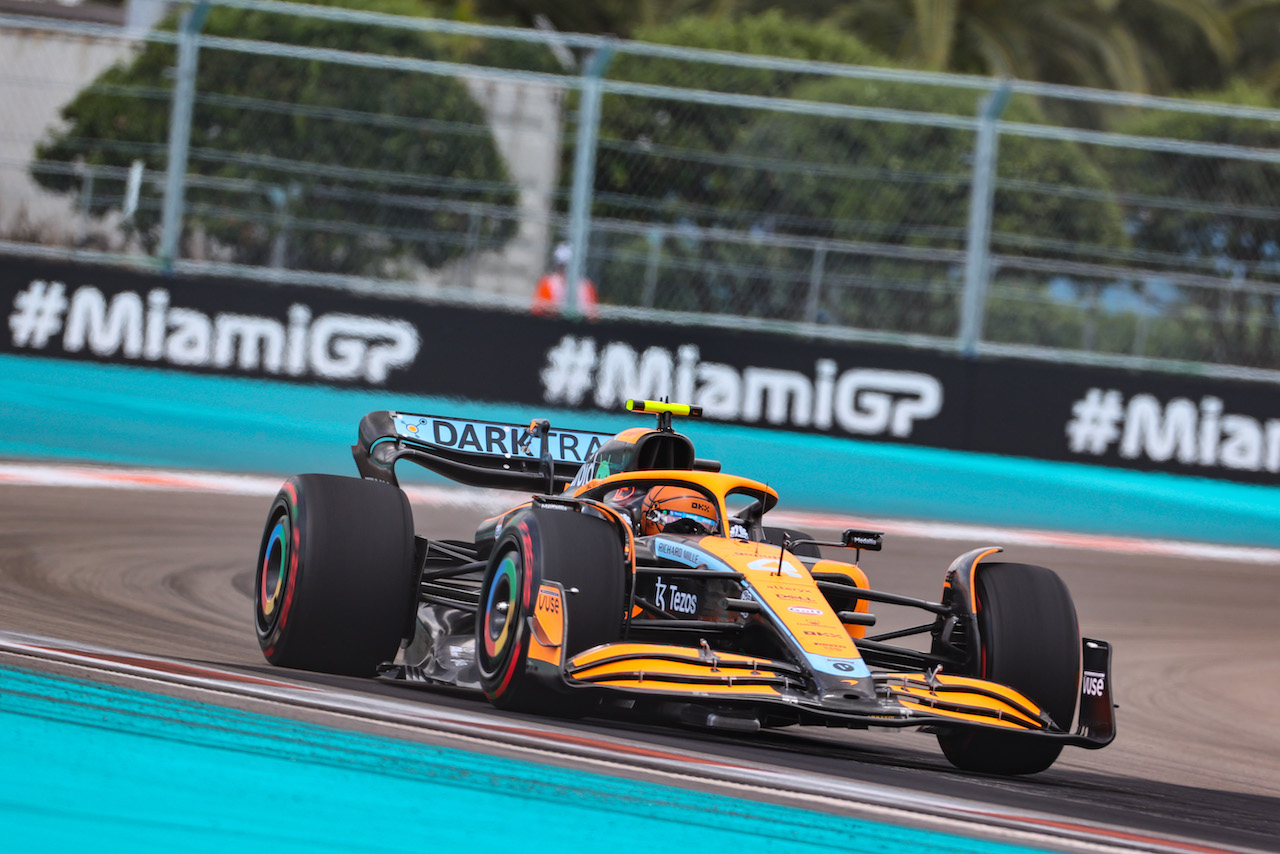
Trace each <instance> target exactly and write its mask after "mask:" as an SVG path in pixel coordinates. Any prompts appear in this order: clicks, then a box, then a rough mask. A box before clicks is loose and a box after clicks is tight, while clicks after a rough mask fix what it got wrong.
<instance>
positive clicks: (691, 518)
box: [640, 486, 719, 536]
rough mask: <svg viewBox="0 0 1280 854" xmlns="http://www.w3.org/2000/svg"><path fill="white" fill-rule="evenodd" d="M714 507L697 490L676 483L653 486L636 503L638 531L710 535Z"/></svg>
mask: <svg viewBox="0 0 1280 854" xmlns="http://www.w3.org/2000/svg"><path fill="white" fill-rule="evenodd" d="M717 518H718V517H717V514H716V507H715V504H713V503H712V502H711V500H710V499H709V498H707V497H706V496H705V495H703V494H702V493H700V492H695V491H694V490H692V489H686V488H684V487H680V486H656V487H654V488H653V489H651V490H649V494H648V495H646V496H645V498H644V502H643V503H642V504H641V505H640V533H641V535H644V536H647V535H649V534H661V533H668V534H714V533H715V531H716V529H717V528H718V527H719V524H718V521H717Z"/></svg>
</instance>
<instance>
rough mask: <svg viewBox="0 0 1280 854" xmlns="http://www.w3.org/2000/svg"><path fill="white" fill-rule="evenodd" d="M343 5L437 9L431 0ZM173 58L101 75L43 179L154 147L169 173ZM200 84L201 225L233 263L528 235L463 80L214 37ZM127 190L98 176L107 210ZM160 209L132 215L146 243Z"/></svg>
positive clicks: (360, 38)
mask: <svg viewBox="0 0 1280 854" xmlns="http://www.w3.org/2000/svg"><path fill="white" fill-rule="evenodd" d="M330 5H341V6H351V7H356V8H363V9H372V10H374V11H381V12H389V13H395V14H423V13H424V12H428V11H430V9H429V7H427V6H425V5H424V4H422V3H420V2H415V0H378V2H376V3H366V2H356V0H340V2H339V0H330ZM168 26H170V27H173V26H175V22H174V21H173V20H170V22H169V24H168ZM204 32H205V33H206V34H208V35H212V36H225V37H233V38H239V39H251V40H262V41H271V42H276V43H281V44H287V45H300V46H307V47H320V48H330V49H338V50H346V51H357V52H361V53H365V54H379V55H388V56H404V57H413V58H417V59H433V58H434V59H446V60H453V61H464V62H478V63H485V64H501V65H506V66H509V67H510V66H515V67H526V68H530V67H531V68H536V69H538V70H547V69H549V68H550V67H552V66H553V64H554V63H553V60H552V58H551V57H550V55H549V54H547V52H546V51H545V50H542V49H538V48H527V47H517V48H511V46H510V45H509V44H504V43H483V42H477V41H475V40H467V39H456V38H455V39H452V40H446V39H444V38H442V37H433V36H430V35H428V34H422V33H415V32H411V31H408V30H404V29H397V28H391V27H388V28H379V27H366V26H359V27H358V26H351V25H348V24H339V23H331V22H326V21H323V20H318V19H308V18H297V17H292V16H286V15H273V14H267V13H263V12H245V11H241V10H236V9H228V8H214V9H213V10H212V11H211V12H210V14H209V17H208V20H207V21H206V24H205V27H204ZM175 65H176V49H175V48H174V47H173V46H169V45H163V44H158V43H150V44H148V45H147V46H146V47H145V48H143V49H142V50H141V51H140V52H139V53H138V54H137V55H136V57H135V58H134V59H133V61H132V62H129V63H126V64H121V65H117V66H116V67H113V68H111V69H109V70H108V71H106V72H105V73H104V74H103V75H101V76H100V78H99V79H98V80H97V81H96V82H95V83H94V84H93V85H91V86H90V87H88V88H87V89H85V90H84V91H83V92H81V93H80V94H79V95H78V96H77V97H76V98H75V99H74V100H73V101H72V102H71V103H70V104H68V105H67V106H66V107H65V108H64V109H63V111H62V117H63V119H64V120H65V126H64V127H63V128H61V129H59V130H57V131H55V132H53V133H51V135H50V136H49V137H48V138H47V139H46V140H45V141H44V142H43V143H42V144H41V145H39V147H38V149H37V152H36V158H37V159H36V162H35V163H34V164H33V166H32V172H33V175H34V176H35V178H36V180H38V181H39V182H40V183H41V184H43V185H44V186H46V187H48V188H50V189H53V190H58V191H63V192H76V191H78V190H79V188H80V183H81V179H80V178H79V177H77V176H76V175H74V174H69V173H68V171H67V170H63V171H57V170H56V169H51V168H50V167H51V166H56V164H58V163H63V164H69V163H75V162H84V163H87V164H93V165H110V166H122V167H123V166H128V165H129V164H130V163H131V162H132V161H133V160H134V159H142V160H143V161H144V162H145V164H146V166H147V169H148V170H153V174H154V172H155V171H161V170H164V169H165V168H166V148H165V143H166V141H167V138H168V125H169V114H170V104H171V100H172V89H173V81H172V77H173V72H172V70H171V69H172V68H173V67H174V66H175ZM196 88H197V100H196V104H195V109H194V115H193V121H192V128H191V154H190V160H189V167H188V186H187V205H188V217H187V221H186V223H185V225H186V228H187V232H188V235H189V234H190V233H191V230H192V229H193V227H196V226H198V227H199V228H200V229H201V230H202V231H203V232H204V233H205V234H207V235H208V236H210V237H212V238H213V239H214V240H215V241H217V244H218V245H219V246H220V247H221V248H222V250H223V251H224V252H227V253H230V256H231V260H234V261H237V262H242V263H248V264H263V263H267V262H268V261H269V260H271V256H272V254H273V250H274V252H275V253H276V254H277V257H276V258H275V260H276V261H281V260H283V262H284V264H285V265H286V266H289V267H292V268H297V269H309V270H318V271H338V272H356V273H377V272H387V271H388V270H389V269H390V268H389V267H388V265H389V264H391V265H393V264H394V263H395V262H398V261H402V260H406V259H408V258H416V259H418V260H420V261H422V262H423V263H426V264H427V265H430V266H435V265H439V264H441V263H443V262H445V261H447V260H448V259H450V258H452V257H455V256H457V255H458V254H460V253H461V252H462V251H463V250H464V244H463V239H462V237H461V235H466V234H467V233H468V231H469V230H470V233H471V235H472V237H471V239H472V240H474V241H479V243H480V244H481V245H485V246H495V245H499V244H500V243H502V242H503V241H505V239H506V238H507V237H509V236H510V235H511V234H512V233H513V232H514V222H513V221H512V220H511V219H509V218H506V217H503V216H501V215H497V214H495V213H494V211H495V210H500V209H501V208H504V207H509V206H511V205H512V204H513V203H514V201H515V197H516V192H515V189H514V188H513V187H511V186H510V185H509V183H508V176H507V172H506V167H505V164H504V163H503V161H502V159H501V157H500V156H499V154H498V151H497V149H496V147H495V145H494V143H493V140H492V137H491V134H490V132H489V129H488V127H487V124H486V121H485V117H484V114H483V111H482V110H481V108H480V106H479V105H478V104H477V103H476V102H475V101H474V100H473V99H472V97H471V96H470V94H469V93H468V92H467V90H466V88H465V87H464V86H463V85H462V84H461V83H460V82H459V81H458V80H456V79H453V78H448V77H440V76H433V75H426V74H406V73H404V72H397V71H390V70H383V69H376V68H363V67H353V66H346V65H337V64H334V63H328V62H319V61H310V60H304V59H290V58H278V57H266V56H254V55H251V54H245V53H234V52H230V51H224V50H217V49H213V48H209V47H206V48H204V49H203V50H202V51H201V53H200V57H199V65H198V72H197V83H196ZM120 195H121V192H120V186H119V183H118V182H117V183H116V184H115V185H114V186H113V185H112V184H111V182H103V183H102V184H99V185H98V186H97V187H96V191H95V197H94V201H95V203H94V212H95V213H103V212H105V211H106V210H107V209H109V208H112V207H117V206H118V205H119V204H120ZM158 218H159V210H158V206H157V205H154V204H153V205H150V206H143V207H141V208H140V209H139V211H138V212H137V214H136V216H135V218H134V220H133V223H132V227H133V228H134V229H135V230H136V233H137V234H138V235H139V237H140V238H141V239H142V240H143V242H144V244H145V245H147V246H148V247H154V245H155V244H156V242H157V240H158V238H159V233H158V231H159V230H158ZM282 251H284V252H285V253H286V256H285V257H284V258H283V259H281V258H280V257H279V253H280V252H282Z"/></svg>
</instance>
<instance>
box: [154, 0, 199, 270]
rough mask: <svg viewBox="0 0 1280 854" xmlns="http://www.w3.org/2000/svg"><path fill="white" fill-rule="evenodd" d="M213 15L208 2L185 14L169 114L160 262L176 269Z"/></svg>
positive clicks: (190, 8) (167, 267) (189, 8)
mask: <svg viewBox="0 0 1280 854" xmlns="http://www.w3.org/2000/svg"><path fill="white" fill-rule="evenodd" d="M208 14H209V4H208V3H207V2H200V3H196V4H195V5H194V6H189V7H188V8H187V10H186V11H185V12H183V13H182V24H181V26H180V29H179V33H178V72H177V75H178V76H177V79H176V80H175V81H174V83H173V108H172V111H171V112H170V113H169V164H168V170H167V171H166V172H165V179H164V210H163V212H162V215H161V220H160V223H161V225H160V229H161V230H160V263H161V264H162V265H164V267H165V269H169V268H170V267H172V266H173V260H174V258H175V257H177V254H178V238H179V237H180V236H181V234H182V208H183V193H184V191H185V182H186V178H187V149H188V147H189V146H190V142H191V108H192V105H193V104H194V103H195V95H196V59H197V56H198V55H199V52H200V30H201V29H203V28H204V19H205V18H206V17H207V16H208Z"/></svg>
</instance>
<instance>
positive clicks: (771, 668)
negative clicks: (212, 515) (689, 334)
mask: <svg viewBox="0 0 1280 854" xmlns="http://www.w3.org/2000/svg"><path fill="white" fill-rule="evenodd" d="M627 407H628V409H631V410H633V411H635V412H639V413H648V414H649V416H650V417H651V416H656V418H657V424H656V425H652V424H651V425H650V426H637V427H634V428H631V429H628V430H624V431H623V432H621V433H618V434H617V435H606V434H601V433H595V432H585V431H573V430H560V429H552V427H551V425H550V424H549V423H548V422H547V421H546V420H541V419H539V420H534V421H533V422H531V423H530V424H529V425H527V426H526V425H513V424H499V423H492V422H484V421H469V420H463V419H456V418H441V417H435V416H429V415H416V414H408V413H402V412H385V411H384V412H372V413H369V414H368V415H366V416H365V417H364V419H363V420H362V421H361V423H360V427H359V441H358V443H357V444H356V445H354V446H353V448H352V452H353V454H354V456H355V461H356V466H357V468H358V470H359V474H360V475H361V476H360V477H359V478H353V477H337V476H332V475H322V474H304V475H299V476H296V477H293V478H291V479H289V480H288V481H287V482H286V483H285V484H284V485H283V487H282V488H281V490H280V493H279V495H278V496H277V497H276V499H275V501H274V503H273V504H272V506H271V509H270V513H269V515H268V517H267V522H266V528H265V530H264V533H263V538H262V545H261V550H260V553H259V557H258V566H257V572H256V579H255V585H254V589H255V595H254V622H255V625H256V629H257V636H258V640H259V643H260V644H261V647H262V651H263V653H264V655H265V656H266V658H267V660H268V661H270V662H272V663H273V664H277V665H282V666H286V667H295V668H304V669H309V670H317V671H324V672H330V673H342V674H355V675H365V676H371V677H372V676H379V677H381V678H384V679H400V680H408V681H414V682H423V683H438V684H446V685H452V686H458V687H463V688H473V689H477V690H480V691H483V693H484V695H485V696H486V697H487V698H488V699H489V701H490V702H492V703H493V704H494V705H496V706H498V707H500V708H504V709H510V710H518V711H525V712H532V713H539V714H548V715H564V716H582V715H598V716H608V715H617V716H628V717H630V718H633V719H634V718H637V717H638V718H640V719H644V720H651V721H670V722H677V723H683V724H687V725H693V726H701V727H711V728H723V729H728V730H736V731H755V730H758V729H760V728H762V727H781V726H789V725H806V724H809V725H819V726H827V727H831V726H840V727H850V728H869V727H891V728H903V727H918V728H924V729H926V730H927V731H930V732H933V733H935V734H936V736H937V739H938V742H939V744H940V745H941V748H942V751H943V753H944V754H945V755H946V757H947V759H949V760H950V761H951V763H952V764H954V765H956V766H957V767H959V768H962V769H966V770H971V771H982V772H991V773H1000V774H1026V773H1034V772H1037V771H1042V770H1044V769H1046V768H1048V767H1049V766H1050V765H1051V764H1052V763H1053V762H1054V761H1055V759H1057V757H1058V755H1059V753H1060V752H1061V750H1062V748H1063V747H1064V746H1065V745H1075V746H1078V747H1084V748H1099V747H1103V746H1105V745H1107V744H1108V743H1110V742H1111V740H1112V739H1113V738H1114V736H1115V716H1114V710H1113V703H1112V686H1111V651H1110V647H1109V646H1108V644H1106V643H1105V642H1102V641H1098V640H1092V639H1089V638H1081V636H1080V633H1079V629H1078V627H1077V620H1076V612H1075V607H1074V605H1073V603H1072V599H1071V594H1070V592H1069V591H1068V590H1067V588H1066V586H1065V585H1064V584H1063V582H1062V580H1061V579H1060V578H1059V577H1058V575H1056V574H1055V573H1054V572H1053V571H1051V570H1049V569H1046V568H1044V567H1039V566H1032V565H1028V564H1022V563H1011V562H1006V561H1002V560H999V559H998V556H999V554H1000V551H1001V550H1000V549H999V548H997V547H987V548H978V549H975V550H973V551H969V552H967V553H965V554H962V555H960V556H959V557H957V558H956V559H955V560H954V562H952V564H951V565H950V567H949V568H947V569H946V572H945V576H944V578H943V579H942V585H941V591H940V595H939V597H938V598H937V600H924V599H916V598H913V597H909V596H905V595H900V594H897V593H892V592H888V591H885V590H880V589H878V588H875V587H872V586H871V584H870V583H869V582H868V578H867V575H866V573H865V572H864V571H863V570H862V569H861V568H860V566H859V559H860V558H861V553H862V552H871V551H878V550H879V549H880V548H881V546H882V542H883V536H882V534H881V533H879V532H875V531H864V530H856V529H850V530H846V531H844V532H843V534H842V535H841V536H840V537H839V539H833V540H832V541H829V542H821V541H818V540H816V539H815V538H814V537H812V536H809V535H807V534H804V533H801V532H798V531H794V530H788V529H785V528H778V527H772V526H767V525H766V524H765V517H766V515H767V514H768V512H769V511H770V510H771V509H772V508H773V507H774V505H775V504H776V503H777V501H778V495H777V493H776V492H775V491H774V490H773V489H771V488H770V487H769V486H767V485H765V484H763V483H760V482H757V481H755V480H751V479H749V478H746V477H741V476H738V475H734V474H729V473H726V472H722V471H721V470H720V468H721V467H720V465H719V463H717V462H715V461H712V460H706V459H700V458H698V457H697V456H696V455H695V453H694V446H693V442H692V441H691V440H690V439H689V438H688V437H687V436H685V435H683V434H681V433H679V432H676V431H675V430H674V429H673V426H672V425H673V416H677V415H679V416H695V415H698V414H700V413H699V410H698V408H697V407H693V406H688V405H680V404H672V403H667V402H654V401H628V404H627ZM402 460H404V461H409V462H412V463H417V464H420V465H422V466H424V467H426V468H427V469H430V470H432V471H435V472H436V473H438V474H442V475H445V476H446V477H448V478H450V479H452V480H455V481H458V482H460V483H463V484H468V485H471V486H478V487H488V488H500V489H511V490H517V491H523V492H524V493H525V497H524V498H523V500H521V501H518V502H515V501H513V502H512V503H513V505H514V506H512V507H511V509H509V510H507V511H506V512H503V513H500V514H499V515H497V516H494V517H492V518H489V519H485V520H483V521H481V522H480V523H479V525H478V527H477V529H476V532H475V536H474V538H472V539H469V540H453V539H435V538H432V537H424V536H418V535H416V534H415V531H414V521H413V515H412V511H411V509H410V505H409V501H408V499H407V498H406V495H405V493H404V492H403V491H402V490H401V489H400V488H399V484H398V479H397V476H396V472H395V466H396V464H397V463H398V462H400V461H402ZM832 554H834V555H837V556H839V558H840V559H833V558H831V557H829V556H828V555H832ZM850 558H852V559H850ZM873 605H874V606H875V607H876V608H877V609H880V607H881V606H893V607H895V608H909V609H915V610H916V611H918V612H920V614H921V615H922V616H921V618H920V619H919V621H918V622H919V625H916V626H913V627H908V628H903V629H897V630H894V631H888V632H882V633H879V634H873V633H871V629H872V628H873V627H874V626H875V624H876V617H875V615H874V614H873V613H872V611H871V607H872V606H873ZM907 622H908V623H910V622H916V621H910V620H909V621H907ZM908 638H912V641H911V642H908V641H907V639H908Z"/></svg>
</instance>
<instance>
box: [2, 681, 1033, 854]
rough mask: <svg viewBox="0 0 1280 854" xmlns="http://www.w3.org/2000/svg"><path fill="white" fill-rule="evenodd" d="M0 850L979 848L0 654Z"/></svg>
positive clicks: (768, 853) (1005, 849)
mask: <svg viewBox="0 0 1280 854" xmlns="http://www.w3.org/2000/svg"><path fill="white" fill-rule="evenodd" d="M0 757H2V759H0V770H2V771H3V774H2V775H0V830H2V831H3V839H4V842H3V847H4V849H5V850H6V851H15V852H19V851H21V852H26V851H31V852H37V851H40V852H45V851H81V850H91V851H95V852H112V851H127V852H138V851H183V852H203V851H208V852H224V851H270V852H272V854H288V852H295V851H296V852H319V851H341V852H360V851H419V850H421V851H441V852H443V851H459V852H468V854H483V852H489V851H493V852H502V854H510V852H525V854H541V852H553V851H554V852H565V851H598V850H604V849H606V848H612V849H616V850H625V851H627V852H629V854H630V853H631V852H634V854H642V852H649V851H652V852H662V854H666V852H669V851H671V850H673V849H677V848H678V849H680V850H683V851H707V852H710V851H732V852H734V854H757V852H759V854H777V852H814V854H817V852H841V854H844V852H848V851H850V850H858V851H860V852H867V854H873V852H886V854H887V853H888V852H893V854H912V852H921V854H924V852H934V851H948V852H960V853H961V854H963V852H989V854H1019V852H1028V851H1032V850H1034V849H1029V848H1022V847H1016V846H1011V845H1003V844H999V843H994V842H985V841H975V840H971V839H966V838H963V837H960V836H954V835H950V834H941V833H933V832H927V831H922V830H914V829H910V828H904V827H897V826H893V825H888V824H880V823H876V822H870V821H864V820H859V819H854V818H848V817H843V816H835V815H829V814H824V813H818V812H813V811H809V810H804V809H797V808H793V807H786V806H779V805H775V804H768V803H761V802H754V801H745V800H738V799H735V798H728V797H723V796H720V795H714V794H707V793H703V792H699V791H695V790H692V789H680V788H675V787H671V786H662V785H657V784H653V783H645V782H636V781H631V780H625V779H622V778H619V777H610V776H605V775H602V774H595V773H590V772H584V771H571V770H566V769H562V768H555V767H552V766H545V765H538V764H534V763H531V762H525V761H521V760H516V759H505V758H500V757H493V756H486V755H483V754H478V753H471V752H467V751H462V750H456V749H452V748H444V747H432V746H429V745H425V744H418V743H415V742H412V741H399V740H395V739H390V738H383V737H379V736H372V735H364V734H361V733H358V732H351V731H347V730H339V729H332V728H329V727H323V726H316V725H312V724H306V723H300V722H297V721H291V720H286V719H280V718H272V717H267V716H263V715H257V714H250V713H247V712H239V711H235V710H232V709H227V708H223V707H220V706H215V705H207V704H202V703H196V702H190V701H186V700H180V699H174V698H172V697H166V696H162V695H158V694H147V693H144V692H140V691H133V690H129V689H125V688H119V687H115V686H111V685H105V684H99V683H94V682H87V681H79V680H71V679H66V678H60V677H51V676H47V675H41V674H36V673H32V672H28V671H23V670H15V669H10V668H0Z"/></svg>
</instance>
